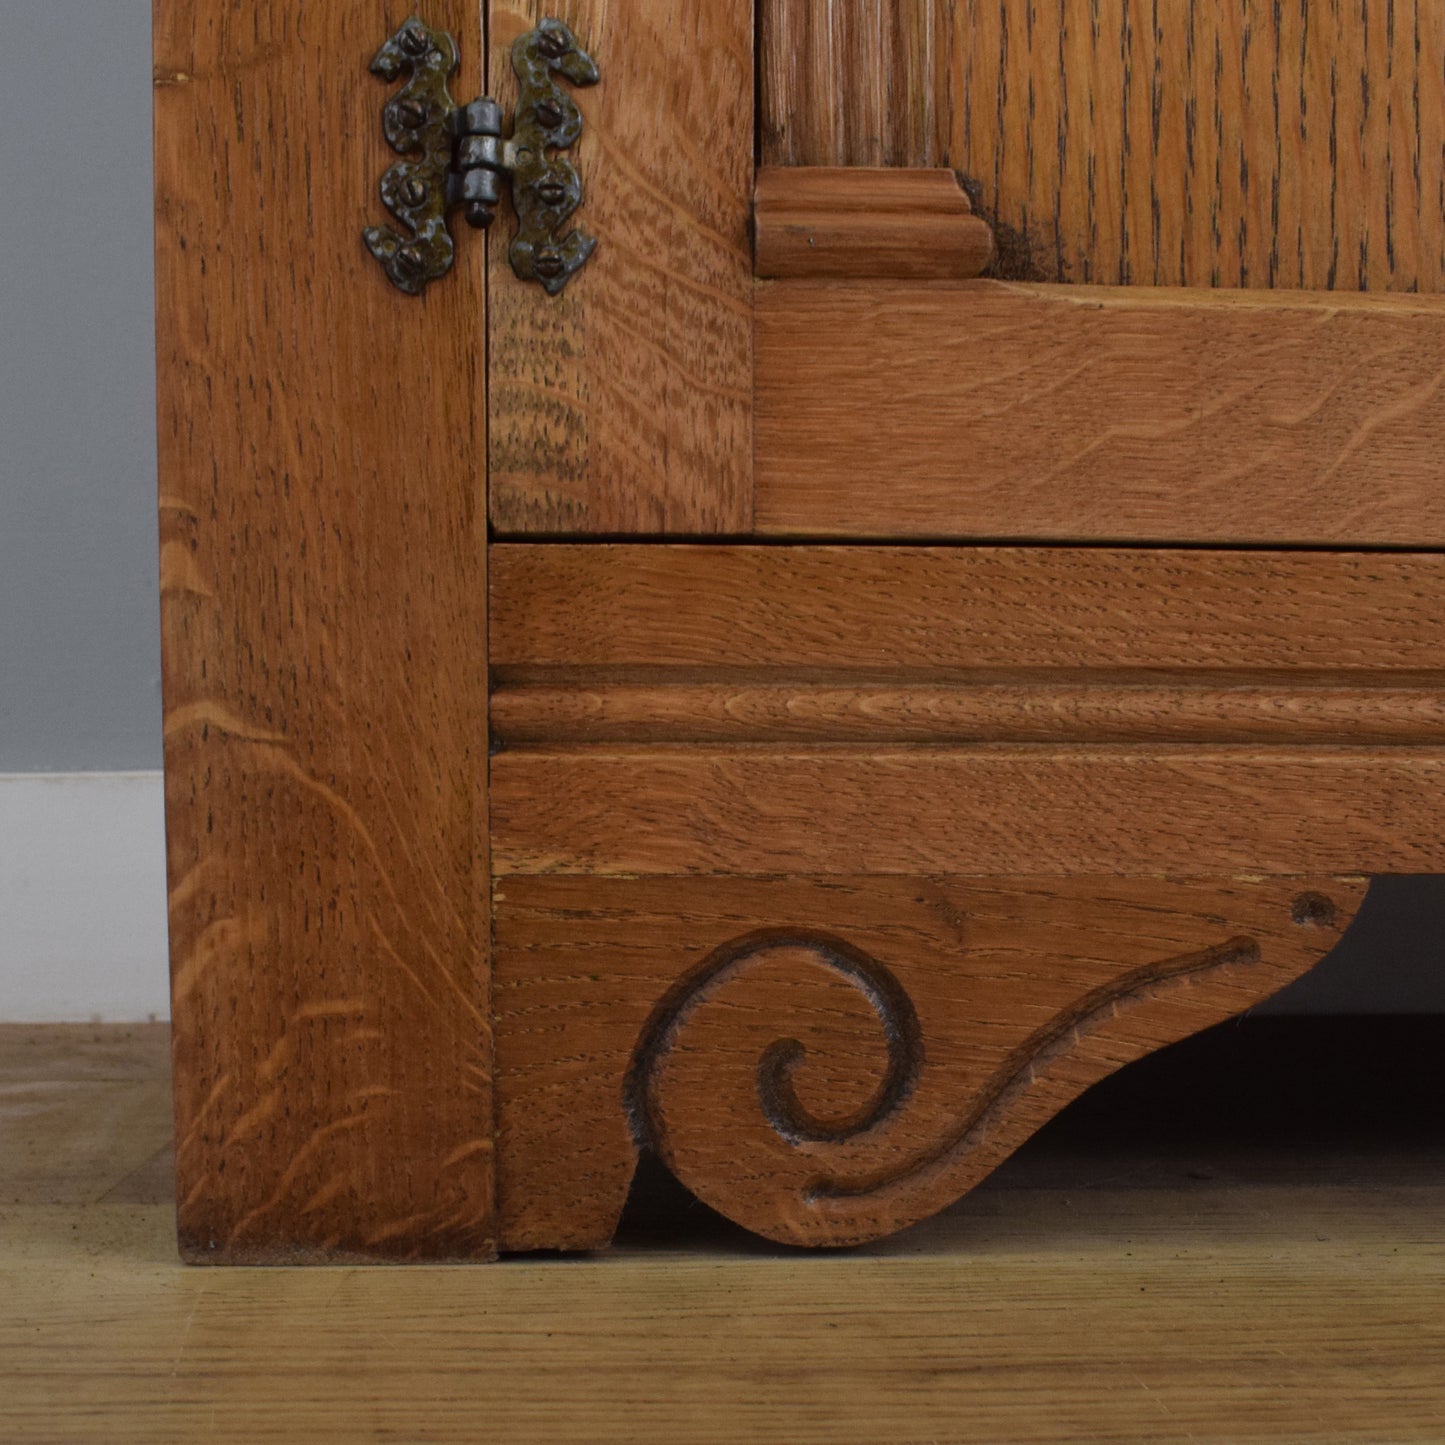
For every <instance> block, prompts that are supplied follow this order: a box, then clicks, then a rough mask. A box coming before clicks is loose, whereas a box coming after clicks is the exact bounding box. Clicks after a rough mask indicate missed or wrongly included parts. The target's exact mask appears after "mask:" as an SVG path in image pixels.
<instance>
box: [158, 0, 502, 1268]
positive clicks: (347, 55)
mask: <svg viewBox="0 0 1445 1445" xmlns="http://www.w3.org/2000/svg"><path fill="white" fill-rule="evenodd" d="M403 16H404V12H402V11H399V10H398V9H397V7H396V6H394V5H390V4H382V3H380V0H360V3H358V0H307V4H306V5H305V6H304V7H303V6H301V5H298V4H296V3H295V0H254V3H248V4H246V5H245V6H241V5H235V4H226V5H213V4H209V3H200V0H159V3H158V4H157V6H156V15H155V61H156V72H155V79H156V94H155V114H156V191H157V258H158V259H157V274H158V296H159V307H158V318H157V328H158V345H159V395H160V477H161V533H162V633H163V645H164V678H165V729H166V811H167V831H168V843H169V868H170V890H171V891H170V899H171V915H170V918H171V947H172V978H173V1000H174V1003H173V1008H174V1039H175V1091H176V1131H177V1141H178V1142H177V1169H178V1176H179V1222H180V1237H181V1246H182V1250H183V1252H184V1253H185V1255H186V1257H187V1258H189V1259H193V1260H217V1261H242V1260H245V1261H261V1262H273V1261H278V1260H298V1259H316V1260H325V1261H335V1260H338V1259H342V1258H368V1259H371V1258H388V1259H402V1258H404V1259H412V1258H419V1257H427V1258H438V1257H466V1258H480V1257H486V1256H487V1255H489V1254H490V1253H491V1252H492V1250H493V1231H492V1177H493V1170H492V1142H491V1133H492V1100H491V1043H490V1034H489V1023H488V1012H487V1011H488V963H487V946H488V914H487V905H486V878H487V869H486V859H487V822H486V771H485V768H486V762H485V759H486V741H485V680H484V669H483V668H482V667H481V666H480V665H479V659H481V658H482V657H483V656H484V652H485V644H486V639H485V576H486V572H485V548H484V536H485V522H486V518H485V505H484V500H483V486H482V477H483V469H484V463H485V445H484V417H483V415H482V408H481V405H480V401H481V396H482V381H483V378H482V375H481V369H480V360H481V354H482V353H481V349H480V348H479V346H478V344H477V338H478V337H479V336H480V334H481V326H482V322H483V317H484V311H483V300H484V286H483V257H482V255H481V251H480V248H475V249H473V250H471V251H470V252H468V251H466V250H465V249H464V250H463V252H462V255H461V257H460V259H459V261H458V264H457V266H456V269H455V270H454V272H453V273H452V274H451V275H450V276H449V277H448V278H447V279H446V281H445V283H444V284H443V285H441V286H438V287H435V288H433V289H432V290H431V291H430V292H429V293H428V295H427V296H426V298H425V300H423V301H417V300H414V299H410V298H408V297H405V296H403V295H401V294H400V293H399V292H397V291H396V290H394V289H393V288H392V287H391V286H390V285H389V284H388V282H387V281H386V279H385V277H384V276H383V274H382V272H381V269H380V268H379V267H378V266H377V265H376V263H375V262H374V261H373V260H372V258H371V257H370V255H369V254H368V253H367V250H366V247H365V246H364V245H363V243H362V239H361V233H362V229H363V227H364V226H366V225H368V224H370V223H373V222H374V221H376V220H378V219H384V212H382V211H381V209H380V204H381V203H380V199H379V197H378V193H377V182H378V179H379V177H380V175H381V174H382V172H383V171H384V170H385V169H386V167H387V165H388V164H390V163H391V160H393V159H394V157H392V156H391V153H390V151H389V150H388V148H387V146H386V144H385V141H384V139H383V137H382V133H381V126H380V113H381V106H382V104H383V102H384V101H385V99H386V97H387V94H388V91H387V89H386V88H385V87H384V86H382V85H381V84H380V83H379V82H377V80H376V79H375V78H374V77H373V76H370V75H368V73H367V65H368V62H369V61H370V59H371V56H372V55H373V54H374V52H375V50H376V49H377V47H378V46H379V45H380V44H381V43H382V42H383V41H384V40H386V39H387V37H388V36H389V35H390V34H391V33H392V30H393V29H394V28H395V26H396V25H397V24H398V23H399V22H400V20H401V19H402V18H403ZM428 18H429V19H430V20H431V22H432V23H433V24H435V25H438V26H443V27H446V28H449V29H451V30H452V31H454V32H455V33H456V34H457V35H458V37H459V38H460V40H461V47H462V53H463V56H464V60H463V73H462V76H461V78H460V80H461V84H462V85H466V86H475V85H477V84H479V82H480V75H479V73H478V61H479V57H480V33H479V30H480V27H479V25H478V17H477V12H476V8H475V6H473V5H471V4H470V3H467V0H438V3H436V4H435V5H433V7H432V8H431V10H430V11H429V12H428Z"/></svg>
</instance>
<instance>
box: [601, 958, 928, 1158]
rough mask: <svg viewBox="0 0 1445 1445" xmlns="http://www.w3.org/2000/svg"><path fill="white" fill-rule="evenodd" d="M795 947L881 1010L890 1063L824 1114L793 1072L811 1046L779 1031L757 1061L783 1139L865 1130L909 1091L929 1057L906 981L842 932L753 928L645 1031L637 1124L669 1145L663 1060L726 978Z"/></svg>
mask: <svg viewBox="0 0 1445 1445" xmlns="http://www.w3.org/2000/svg"><path fill="white" fill-rule="evenodd" d="M789 955H791V956H792V958H791V961H792V962H793V963H794V964H795V965H796V964H797V963H799V962H806V963H808V964H810V965H812V966H814V967H817V968H820V969H822V970H824V971H825V972H826V973H829V974H831V975H833V976H834V977H835V978H836V979H838V980H839V981H841V982H842V983H843V984H845V985H846V986H848V987H849V988H850V989H852V990H856V992H857V995H858V996H859V997H860V998H861V999H862V1000H864V1001H865V1002H866V1004H867V1006H868V1007H870V1008H871V1009H872V1010H873V1013H874V1014H875V1015H876V1017H877V1022H878V1028H879V1035H880V1039H881V1042H882V1045H883V1048H884V1051H885V1056H886V1060H887V1062H886V1066H885V1068H884V1069H883V1072H882V1076H881V1078H880V1079H879V1080H878V1083H877V1085H876V1087H875V1089H874V1091H873V1093H872V1095H871V1097H869V1098H868V1099H867V1100H866V1101H865V1102H863V1103H862V1104H861V1105H860V1106H859V1107H858V1108H856V1109H854V1110H853V1111H851V1112H849V1113H848V1114H846V1115H840V1116H837V1117H833V1118H824V1117H821V1116H819V1115H818V1114H816V1113H814V1112H813V1111H812V1110H811V1109H810V1108H809V1107H808V1106H807V1104H805V1103H804V1102H803V1100H802V1099H800V1098H799V1095H798V1091H797V1087H796V1075H797V1072H798V1070H799V1067H800V1066H801V1065H802V1064H803V1062H804V1060H805V1058H806V1055H807V1049H806V1047H805V1045H804V1044H803V1042H802V1041H801V1040H799V1039H797V1038H789V1037H785V1038H779V1039H775V1040H773V1041H772V1042H771V1043H769V1044H768V1045H767V1047H765V1048H764V1049H763V1050H762V1052H761V1054H760V1055H759V1056H758V1058H757V1062H756V1094H757V1103H758V1106H759V1108H760V1110H761V1112H762V1115H763V1117H764V1118H765V1119H766V1120H767V1122H768V1124H769V1125H770V1126H771V1128H772V1130H773V1132H774V1133H775V1134H776V1135H777V1137H778V1139H779V1140H781V1141H783V1142H784V1143H786V1144H789V1145H800V1144H805V1143H809V1144H838V1143H843V1142H845V1141H847V1140H850V1139H854V1138H856V1137H858V1136H859V1135H862V1134H866V1133H867V1132H868V1131H869V1130H870V1129H873V1128H874V1127H876V1126H877V1125H878V1124H879V1123H881V1122H882V1121H883V1120H884V1119H886V1118H888V1117H889V1115H891V1114H892V1113H893V1112H894V1111H895V1110H896V1109H897V1108H898V1107H899V1106H900V1105H901V1104H902V1103H903V1101H904V1100H905V1099H906V1098H907V1097H908V1095H909V1093H910V1092H911V1091H912V1089H913V1086H914V1084H915V1083H916V1082H917V1078H918V1072H919V1070H920V1068H921V1067H922V1064H923V1031H922V1028H921V1027H920V1025H919V1022H918V1013H917V1011H916V1010H915V1009H914V1007H913V1003H912V1001H911V1000H910V999H909V997H908V995H907V993H906V992H905V991H904V989H903V987H902V985H901V984H900V983H899V982H898V980H897V979H896V978H895V977H894V976H893V974H892V973H891V972H890V971H889V970H888V968H887V967H886V966H885V965H883V964H882V963H880V962H879V961H878V960H877V959H876V958H873V957H871V956H870V955H869V954H867V953H864V952H863V951H862V950H861V949H858V948H854V947H853V946H852V945H851V944H849V943H846V942H845V941H843V940H842V939H839V938H831V937H827V936H824V935H821V934H811V935H803V936H799V935H791V934H784V933H771V932H764V933H756V934H750V935H748V936H747V937H745V938H741V939H738V940H736V941H735V942H733V943H730V944H728V945H726V946H725V947H723V948H721V949H719V950H718V951H717V952H716V953H714V954H713V955H712V956H711V957H710V958H709V959H707V961H706V962H704V963H703V965H702V966H701V968H699V969H698V970H696V971H695V972H694V973H692V974H690V975H689V976H688V977H687V978H685V979H683V980H682V981H681V983H680V984H679V985H678V986H677V987H676V988H674V989H673V990H672V991H671V992H670V993H669V994H668V995H667V997H665V998H664V999H663V1001H662V1002H661V1004H659V1005H658V1007H657V1009H656V1010H655V1011H654V1013H653V1016H652V1019H651V1020H650V1021H649V1023H648V1026H647V1028H646V1029H645V1030H644V1031H643V1035H642V1039H641V1041H640V1043H639V1045H638V1048H637V1052H636V1055H635V1056H634V1060H633V1064H632V1068H631V1069H630V1071H629V1073H628V1084H627V1091H628V1103H629V1108H630V1111H631V1116H632V1120H633V1131H634V1133H635V1134H636V1135H638V1136H639V1138H640V1139H641V1140H645V1141H646V1142H648V1143H651V1144H652V1145H653V1146H654V1147H659V1148H660V1150H661V1152H663V1153H664V1156H666V1154H667V1153H668V1150H667V1148H666V1140H667V1137H668V1128H667V1123H666V1107H665V1100H664V1098H663V1097H662V1093H661V1083H662V1065H663V1063H664V1062H665V1060H666V1058H667V1055H668V1054H669V1052H670V1051H671V1050H672V1049H673V1048H674V1047H675V1046H676V1045H677V1044H678V1042H679V1040H680V1037H681V1034H682V1031H683V1030H684V1029H685V1028H686V1026H687V1024H688V1022H689V1020H690V1019H691V1018H692V1016H693V1015H694V1014H695V1013H696V1012H697V1011H698V1010H700V1009H704V1008H706V1007H708V1006H709V1005H710V1004H715V1003H719V1002H723V1003H725V1000H724V999H723V998H722V997H721V996H722V995H724V994H725V992H726V990H727V988H728V985H729V984H730V983H732V982H734V981H736V980H738V979H740V978H742V977H743V976H744V975H746V974H747V973H749V972H750V971H752V970H754V969H766V968H767V967H768V966H769V964H770V963H771V962H772V961H774V960H775V959H779V958H782V957H785V956H789Z"/></svg>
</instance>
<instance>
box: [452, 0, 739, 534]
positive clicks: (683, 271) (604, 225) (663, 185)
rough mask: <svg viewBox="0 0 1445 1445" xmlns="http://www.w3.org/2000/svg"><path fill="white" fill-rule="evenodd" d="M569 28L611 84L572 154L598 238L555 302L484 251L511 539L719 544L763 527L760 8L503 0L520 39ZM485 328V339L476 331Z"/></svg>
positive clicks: (493, 403)
mask: <svg viewBox="0 0 1445 1445" xmlns="http://www.w3.org/2000/svg"><path fill="white" fill-rule="evenodd" d="M544 15H551V16H555V17H556V18H558V19H561V20H563V21H565V22H566V23H567V24H568V25H569V26H571V28H572V29H573V31H574V33H575V34H576V35H577V37H578V40H579V41H580V43H581V44H582V45H583V46H584V47H585V48H586V49H587V50H588V52H589V53H590V54H591V55H592V57H593V58H594V59H595V60H596V62H597V65H598V68H599V70H600V72H601V77H602V78H601V81H600V83H599V84H598V85H596V86H595V87H590V88H588V89H587V90H585V91H580V92H578V102H579V104H580V105H581V107H582V110H583V113H584V117H585V123H584V130H583V133H582V139H581V140H580V141H579V142H578V144H577V146H576V147H575V148H574V149H573V151H572V152H570V154H571V155H572V157H573V159H574V160H575V162H576V165H577V168H578V170H579V171H580V172H581V174H582V177H583V181H584V184H585V187H586V199H585V201H584V203H583V206H582V209H581V210H580V211H579V212H578V213H577V215H576V216H575V218H574V223H575V224H576V225H578V226H580V227H582V228H583V229H584V230H586V231H588V232H590V233H591V234H592V235H594V236H596V237H597V238H598V246H597V250H596V252H595V254H594V255H593V257H592V259H591V261H589V262H588V264H587V266H586V267H585V268H584V269H583V271H582V272H581V274H580V275H578V276H577V277H576V278H575V279H574V280H573V281H572V282H571V283H570V284H569V286H568V287H567V289H566V291H565V292H563V293H562V295H561V296H560V297H557V298H548V297H546V296H545V295H543V294H542V293H541V292H540V291H539V289H538V288H537V286H536V285H535V284H531V283H525V282H522V281H519V280H517V278H516V277H515V276H513V274H512V272H511V269H510V267H509V266H508V264H507V245H508V241H509V234H508V233H509V232H510V228H511V222H510V216H509V215H507V214H506V213H505V212H504V213H503V217H502V219H501V220H500V221H499V222H498V223H497V225H496V226H495V228H494V230H493V233H492V240H491V248H490V252H491V254H490V272H489V275H490V288H491V289H490V310H489V319H490V332H489V347H490V355H489V360H488V380H489V387H490V412H491V442H490V489H491V503H490V506H491V518H492V524H493V526H494V528H495V529H496V531H497V532H498V533H500V534H504V535H505V534H518V533H525V534H527V535H533V536H535V535H564V536H565V535H588V534H597V533H625V534H630V535H653V534H656V535H667V536H708V535H715V534H733V535H739V534H745V533H746V532H747V531H748V530H749V529H750V527H751V525H752V376H753V361H752V326H753V316H752V279H751V278H752V246H751V241H750V239H749V233H748V225H749V217H750V214H751V210H752V193H753V169H754V155H753V134H754V123H753V117H754V93H753V92H754V87H753V14H752V6H751V4H750V3H748V0H682V3H670V4H667V5H635V4H634V5H612V4H608V3H606V0H493V3H492V4H491V5H490V17H491V56H490V67H489V68H490V75H489V84H490V87H491V90H492V93H494V94H495V95H497V97H498V98H499V99H501V100H502V101H503V102H504V103H505V104H506V105H507V106H508V107H510V106H511V105H512V103H513V101H514V99H515V94H516V83H515V77H514V75H513V73H512V67H511V61H510V48H511V44H512V41H513V40H514V39H515V38H516V37H517V36H518V35H520V34H521V33H522V32H523V31H525V30H528V29H530V28H531V27H532V26H534V25H535V24H536V23H537V21H538V20H539V19H541V18H542V17H543V16H544ZM480 334H481V333H480V330H479V331H478V335H479V336H480Z"/></svg>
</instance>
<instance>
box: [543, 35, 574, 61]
mask: <svg viewBox="0 0 1445 1445" xmlns="http://www.w3.org/2000/svg"><path fill="white" fill-rule="evenodd" d="M568 48H569V47H568V44H567V37H566V36H565V35H562V34H560V33H559V32H558V31H556V30H549V29H545V28H544V29H542V30H541V31H540V32H539V33H538V35H537V49H538V50H540V51H541V52H542V54H543V55H545V56H546V57H547V59H548V60H561V58H562V57H563V56H564V55H566V53H567V50H568Z"/></svg>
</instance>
